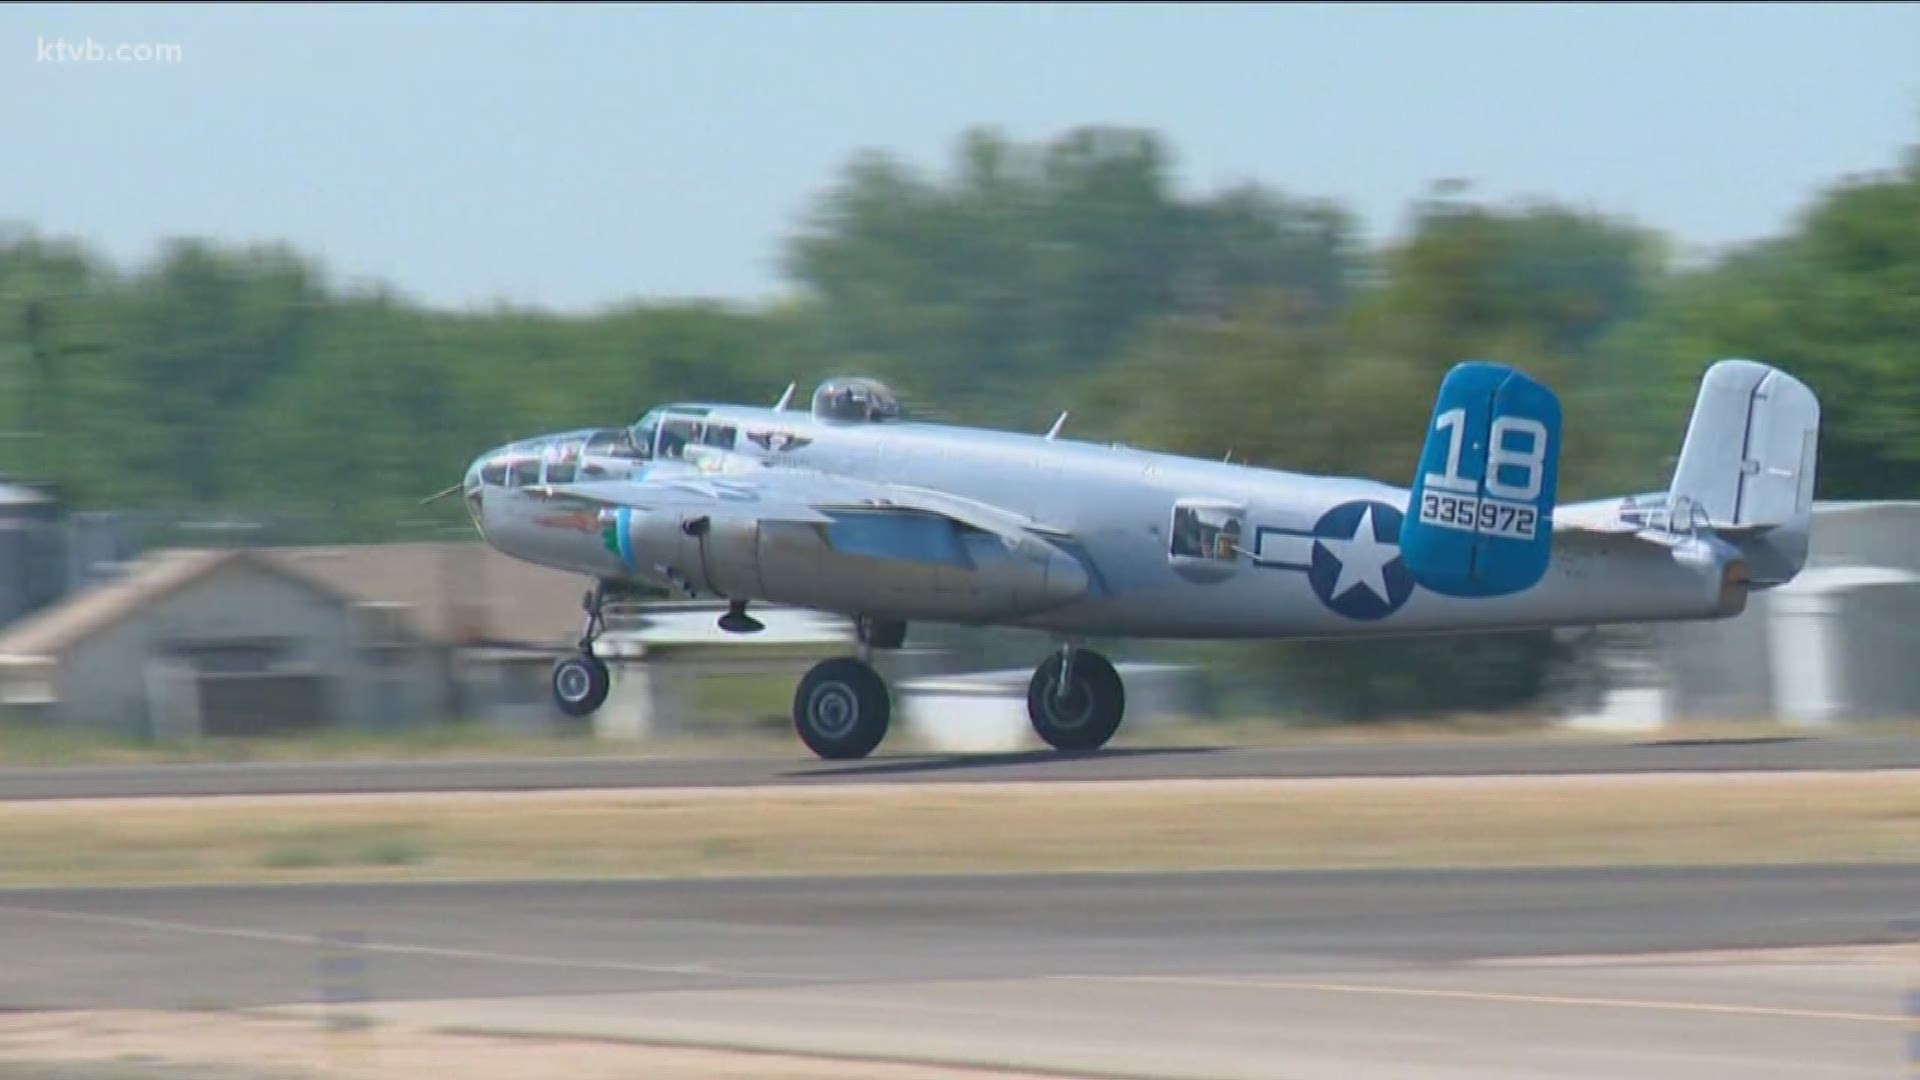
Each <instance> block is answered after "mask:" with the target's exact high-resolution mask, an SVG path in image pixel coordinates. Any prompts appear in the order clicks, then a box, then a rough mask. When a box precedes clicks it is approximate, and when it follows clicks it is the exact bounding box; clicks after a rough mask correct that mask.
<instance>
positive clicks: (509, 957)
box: [0, 905, 796, 982]
mask: <svg viewBox="0 0 1920 1080" xmlns="http://www.w3.org/2000/svg"><path fill="white" fill-rule="evenodd" d="M0 914H14V915H39V916H41V917H43V918H48V919H65V920H68V921H71V922H86V923H95V924H98V925H103V926H124V927H128V928H130V929H135V930H152V931H159V932H163V933H173V934H200V935H202V936H205V937H224V938H238V939H242V940H248V941H266V942H272V943H274V944H276V945H300V946H310V947H314V948H318V947H321V946H327V947H329V948H335V949H338V948H341V946H340V945H339V943H338V942H335V941H332V940H330V939H328V938H326V937H322V936H319V935H315V934H295V933H288V932H284V931H279V930H247V929H241V928H238V927H231V926H207V925H205V924H202V923H188V922H175V921H172V920H168V919H143V918H140V917H138V916H133V915H102V914H99V913H96V912H87V911H53V910H49V909H47V908H35V907H16V906H12V905H4V906H0ZM350 949H351V951H355V952H366V953H385V954H391V955H396V956H432V957H439V958H441V959H445V960H469V961H475V962H479V963H489V964H517V965H520V966H523V967H552V968H568V969H575V970H581V971H624V972H632V973H639V974H647V975H702V976H710V977H716V978H728V979H759V980H766V981H769V982H791V981H796V978H795V976H791V975H773V974H769V973H766V972H756V971H736V970H733V969H723V968H717V967H714V966H713V965H711V964H640V963H634V962H631V961H626V960H586V959H577V958H570V957H561V956H530V955H526V954H522V953H502V952H492V951H489V950H485V949H454V948H446V947H442V946H438V945H400V944H394V943H391V942H378V941H368V942H365V943H362V944H358V945H354V946H351V947H350Z"/></svg>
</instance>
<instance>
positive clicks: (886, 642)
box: [859, 619, 907, 649]
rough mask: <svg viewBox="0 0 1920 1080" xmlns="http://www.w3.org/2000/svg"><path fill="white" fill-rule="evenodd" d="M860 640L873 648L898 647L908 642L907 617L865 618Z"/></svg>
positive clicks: (861, 622)
mask: <svg viewBox="0 0 1920 1080" xmlns="http://www.w3.org/2000/svg"><path fill="white" fill-rule="evenodd" d="M859 626H860V642H861V644H863V645H866V646H867V647H868V648H873V649H897V648H899V647H900V646H902V645H905V644H906V643H907V623H906V620H905V619H863V620H861V621H860V624H859Z"/></svg>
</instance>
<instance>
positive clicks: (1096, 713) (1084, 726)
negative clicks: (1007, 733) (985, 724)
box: [1027, 649, 1127, 751]
mask: <svg viewBox="0 0 1920 1080" xmlns="http://www.w3.org/2000/svg"><path fill="white" fill-rule="evenodd" d="M1060 665H1061V657H1060V654H1058V653H1055V654H1054V655H1052V656H1050V657H1048V658H1047V659H1045V660H1044V661H1041V663H1040V666H1039V667H1038V668H1036V669H1034V672H1033V681H1032V682H1030V683H1028V684H1027V718H1028V719H1029V720H1031V721H1033V731H1034V734H1036V735H1038V736H1040V738H1042V739H1043V740H1045V741H1046V743H1047V745H1048V746H1051V747H1053V748H1054V749H1055V750H1069V751H1087V750H1098V749H1100V748H1101V747H1102V746H1105V745H1106V744H1107V740H1108V739H1111V738H1113V733H1114V732H1115V731H1118V730H1119V729H1120V719H1121V717H1122V716H1123V715H1124V714H1125V713H1126V709H1127V691H1126V687H1125V686H1123V685H1122V684H1121V681H1120V673H1119V672H1117V671H1115V670H1113V665H1112V664H1110V663H1108V662H1107V658H1106V657H1104V656H1101V655H1100V654H1099V653H1097V652H1089V651H1087V650H1086V649H1080V650H1078V651H1076V652H1075V653H1074V654H1073V681H1072V682H1071V683H1070V684H1069V685H1068V687H1067V695H1066V698H1065V700H1061V699H1059V698H1056V697H1055V696H1054V688H1055V687H1056V686H1058V685H1059V683H1060Z"/></svg>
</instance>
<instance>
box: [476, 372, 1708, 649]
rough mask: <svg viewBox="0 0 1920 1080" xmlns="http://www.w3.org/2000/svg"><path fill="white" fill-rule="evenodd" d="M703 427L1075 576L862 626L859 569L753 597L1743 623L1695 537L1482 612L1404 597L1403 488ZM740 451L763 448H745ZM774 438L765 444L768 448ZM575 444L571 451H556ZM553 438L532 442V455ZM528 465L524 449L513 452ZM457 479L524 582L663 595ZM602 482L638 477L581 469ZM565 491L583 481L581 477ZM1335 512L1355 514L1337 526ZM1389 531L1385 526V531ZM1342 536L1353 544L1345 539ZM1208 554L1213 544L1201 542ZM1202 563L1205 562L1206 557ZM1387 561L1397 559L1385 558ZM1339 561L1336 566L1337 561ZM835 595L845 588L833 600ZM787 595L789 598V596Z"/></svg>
mask: <svg viewBox="0 0 1920 1080" xmlns="http://www.w3.org/2000/svg"><path fill="white" fill-rule="evenodd" d="M703 408H704V409H705V415H704V417H703V418H702V419H703V421H704V422H705V423H706V424H708V425H712V427H713V429H716V430H718V431H720V432H721V433H722V434H723V435H724V433H725V431H726V429H728V428H731V429H732V430H733V435H732V437H731V438H730V439H722V440H717V441H721V442H723V444H724V450H725V452H727V453H730V454H732V455H738V456H745V457H751V458H755V459H758V460H760V461H764V462H768V463H770V464H771V465H772V466H773V467H787V466H791V467H800V468H806V469H817V470H820V471H821V472H824V473H831V474H837V475H840V476H845V477H850V478H855V479H864V480H874V481H883V482H886V483H890V484H898V485H906V486H910V487H914V488H921V489H930V490H933V491H938V492H943V493H946V494H947V495H949V496H958V497H961V498H964V499H969V500H974V501H977V502H978V503H980V504H983V505H985V506H987V507H991V508H995V509H997V510H999V511H1002V512H1007V513H1011V514H1014V515H1020V516H1022V517H1024V518H1027V519H1030V520H1031V522H1032V523H1034V524H1035V525H1037V526H1040V527H1041V531H1040V535H1042V536H1043V537H1051V539H1049V540H1048V541H1047V542H1048V543H1052V544H1054V545H1056V546H1057V547H1058V548H1059V549H1060V550H1061V551H1063V552H1065V553H1067V554H1068V555H1069V556H1070V557H1071V558H1072V559H1073V560H1074V561H1075V562H1077V563H1078V564H1079V566H1081V567H1083V568H1084V569H1085V578H1086V585H1085V587H1084V588H1077V589H1073V590H1070V591H1069V593H1068V594H1066V595H1062V596H1060V597H1058V598H1057V599H1056V600H1054V601H1053V602H1051V603H1050V604H1048V605H1046V606H1043V607H1041V608H1040V609H1039V610H1029V611H1022V612H1018V613H1015V614H1011V615H1003V616H982V617H979V618H973V617H956V616H955V615H954V614H953V613H954V611H956V610H958V609H956V608H955V607H954V606H953V605H952V604H950V603H944V602H938V601H936V600H935V599H934V598H928V599H927V601H926V602H925V603H921V604H918V605H916V603H915V599H914V596H913V594H912V593H911V592H910V591H909V592H905V593H902V592H898V591H896V592H893V593H890V594H888V595H887V597H886V599H885V601H884V603H883V604H879V605H878V606H879V608H880V609H879V610H876V601H875V599H874V591H873V589H872V588H871V587H870V584H871V582H870V581H863V576H862V572H861V571H860V570H859V563H858V561H855V562H851V563H847V564H844V565H842V566H841V567H840V569H836V570H829V571H826V572H823V573H822V574H816V575H814V577H813V579H811V580H809V581H807V582H806V583H805V585H806V586H807V587H806V589H804V590H800V591H798V592H794V591H793V590H785V589H782V588H780V587H779V583H778V582H768V583H766V587H765V589H764V595H755V596H739V597H735V598H737V599H749V600H771V601H774V602H789V600H788V599H787V596H789V595H799V596H802V597H804V600H805V603H806V606H811V607H819V608H821V609H823V610H830V611H838V612H842V613H845V614H849V615H863V614H871V615H884V616H887V617H898V618H905V619H910V620H919V621H940V622H988V623H993V624H997V625H1010V626H1020V627H1028V628H1034V629H1044V630H1050V631H1055V632H1059V633H1063V634H1069V635H1084V636H1091V637H1140V638H1167V639H1172V638H1186V639H1203V638H1214V639H1226V638H1280V637H1333V636H1351V635H1393V634H1417V633H1434V632H1448V631H1476V630H1496V629H1525V628H1537V627H1552V626H1591V625H1599V624H1607V623H1624V622H1644V621H1667V620H1687V619H1707V618H1719V617H1725V616H1728V615H1733V614H1737V613H1738V612H1739V611H1740V610H1742V608H1743V607H1744V604H1745V600H1746V586H1745V585H1744V584H1742V583H1740V582H1738V581H1737V580H1733V579H1736V578H1737V576H1738V575H1737V574H1730V567H1732V566H1733V564H1734V563H1735V562H1736V560H1737V552H1735V550H1734V549H1732V548H1731V547H1729V546H1728V545H1727V544H1725V543H1723V542H1720V541H1718V540H1715V539H1713V538H1711V537H1700V538H1687V539H1682V540H1676V541H1675V542H1674V543H1673V544H1672V545H1668V546H1662V545H1657V544H1648V543H1636V542H1626V541H1622V542H1617V543H1615V542H1608V541H1605V540H1592V539H1583V540H1581V541H1580V542H1578V543H1563V542H1562V541H1561V539H1560V538H1559V537H1556V538H1555V543H1554V551H1553V556H1552V561H1551V563H1550V565H1549V567H1548V570H1547V573H1546V575H1545V577H1543V578H1542V579H1541V580H1540V581H1539V582H1538V583H1537V584H1535V585H1534V586H1532V587H1531V588H1528V589H1525V590H1523V591H1521V592H1518V593H1514V594H1511V595H1506V596H1498V597H1489V598H1481V599H1472V598H1457V597H1449V596H1443V595H1439V594H1436V593H1433V592H1430V591H1427V590H1425V589H1422V588H1419V587H1418V586H1415V585H1413V584H1412V583H1411V579H1410V577H1408V576H1407V575H1406V573H1405V570H1404V568H1400V567H1399V566H1398V564H1397V558H1394V559H1392V561H1388V562H1385V563H1382V562H1381V560H1382V559H1383V558H1388V557H1391V556H1392V555H1393V551H1385V550H1381V549H1380V548H1379V547H1378V545H1377V544H1367V545H1365V546H1363V547H1362V548H1360V549H1359V550H1358V552H1357V553H1354V552H1355V549H1354V548H1353V547H1352V546H1351V544H1352V541H1355V540H1361V541H1367V540H1372V539H1373V537H1370V536H1363V535H1362V533H1363V532H1365V531H1366V530H1365V527H1364V522H1366V521H1367V520H1368V519H1367V518H1366V517H1362V518H1361V519H1360V520H1361V521H1362V522H1363V524H1362V525H1361V526H1355V525H1353V524H1352V522H1353V520H1354V519H1355V517H1356V514H1366V515H1372V516H1373V517H1374V518H1377V520H1375V521H1374V523H1373V527H1374V530H1375V531H1376V534H1378V531H1379V530H1383V529H1384V530H1387V532H1388V533H1389V539H1390V538H1391V533H1392V530H1391V529H1387V526H1386V525H1384V524H1382V523H1384V522H1389V521H1392V522H1397V521H1398V515H1401V514H1404V513H1405V512H1406V510H1407V498H1408V491H1407V489H1405V488H1400V487H1395V486H1392V485H1388V484H1384V483H1379V482H1375V481H1370V480H1364V479H1348V478H1335V477H1316V476H1306V475H1301V474H1296V473H1289V472H1282V471H1276V470H1271V469H1261V468H1253V467H1249V466H1244V465H1235V464H1229V463H1224V462H1210V461H1202V460H1197V459H1193V458H1187V457H1181V456H1176V455H1170V454H1161V453H1151V452H1146V451H1141V450H1135V449H1130V448H1125V447H1119V446H1108V445H1100V444H1094V443H1087V442H1079V441H1074V440H1070V439H1065V438H1060V439H1047V438H1043V437H1040V436H1035V435H1024V434H1017V433H1011V432H1000V431H990V430H982V429H975V428H962V427H953V426H944V425H936V424H925V423H916V422H908V421H899V420H886V421H881V422H860V423H854V422H837V421H828V420H821V419H816V418H815V417H814V416H812V415H811V414H809V413H806V412H795V411H774V410H770V409H758V408H749V407H740V406H706V407H703ZM749 433H756V434H758V435H759V436H761V439H760V440H759V441H757V442H756V441H754V440H753V439H750V438H749ZM770 433H771V434H772V436H773V437H772V438H770V439H769V438H766V436H767V435H769V434H770ZM571 434H572V435H574V436H576V437H577V436H578V435H579V434H581V433H571ZM567 437H568V436H566V435H560V436H548V437H546V439H547V440H554V439H564V438H567ZM516 447H517V448H518V449H519V450H521V451H537V450H538V449H539V442H538V441H530V442H529V443H523V444H516ZM509 449H514V448H502V451H495V452H492V453H490V454H489V455H483V456H482V458H481V459H480V460H478V461H476V462H475V463H474V465H473V468H472V469H471V470H470V471H469V473H468V477H467V483H466V492H467V497H468V505H469V508H470V510H472V511H473V514H474V518H475V522H476V524H477V525H478V526H479V527H480V529H481V531H482V533H483V535H484V536H485V538H486V539H487V541H488V542H489V543H491V544H493V545H494V546H495V547H497V548H499V549H500V550H502V551H504V552H506V553H507V554H510V555H513V556H515V557H517V558H521V559H524V560H527V561H529V562H534V563H538V564H541V565H545V566H550V567H555V568H559V569H564V570H568V571H574V572H578V573H580V574H583V575H591V576H593V577H598V578H602V579H607V580H616V581H617V580H630V581H636V582H641V583H645V584H649V585H655V586H658V585H661V584H663V581H662V580H661V578H660V577H659V575H658V574H657V573H654V572H653V571H652V570H651V569H650V568H649V567H648V566H646V565H644V563H643V564H642V565H639V566H635V565H632V564H630V563H629V562H628V561H626V560H623V559H622V557H621V556H620V555H619V554H617V553H616V552H615V551H613V550H611V549H610V545H609V544H608V543H607V542H606V541H605V539H604V538H603V535H602V530H601V528H600V526H599V525H598V524H596V516H595V514H594V513H593V512H592V511H591V510H585V509H582V510H568V509H565V508H562V507H556V505H555V504H554V503H553V502H551V501H545V500H540V499H536V498H533V497H531V496H529V495H527V494H524V493H523V492H521V491H520V490H519V489H518V488H517V487H516V486H514V484H513V483H512V482H511V477H509V482H507V483H504V484H493V483H488V482H486V481H485V479H484V478H483V476H482V470H483V467H484V466H485V465H486V464H487V463H488V462H489V461H491V460H497V459H498V455H499V454H501V453H502V452H504V451H506V450H509ZM589 463H592V464H595V465H596V467H597V468H598V470H599V473H598V475H600V476H603V477H608V478H612V477H616V476H624V475H625V474H626V471H627V470H629V469H630V468H632V467H633V466H634V465H635V464H636V463H635V462H633V461H630V460H623V459H599V460H597V461H590V462H589ZM581 479H582V480H585V479H586V478H585V477H584V475H583V476H582V477H581ZM1352 504H1368V505H1366V506H1354V505H1352ZM1183 507H1187V508H1199V509H1200V510H1201V511H1203V512H1206V511H1207V510H1208V509H1209V508H1218V510H1219V511H1220V512H1222V513H1225V514H1226V515H1227V516H1228V517H1229V518H1231V520H1232V521H1233V522H1234V524H1235V526H1236V528H1237V529H1238V531H1237V533H1235V534H1234V535H1233V536H1232V542H1231V543H1228V544H1218V545H1212V546H1208V547H1207V548H1206V549H1205V550H1202V551H1199V552H1194V551H1192V550H1190V549H1187V548H1183V551H1185V554H1182V555H1176V554H1175V551H1174V547H1175V543H1174V541H1175V538H1174V535H1173V534H1174V531H1175V528H1176V519H1178V520H1181V521H1190V520H1192V515H1191V514H1188V513H1187V512H1186V511H1185V510H1183ZM1393 528H1394V529H1397V524H1396V525H1394V526H1393ZM1356 529H1358V530H1359V531H1355V530H1356ZM1213 540H1216V541H1217V540H1218V537H1217V536H1215V537H1213ZM1210 544H1211V542H1210ZM1396 550H1397V549H1396ZM1341 552H1347V553H1349V554H1347V555H1346V556H1345V561H1344V562H1343V561H1342V558H1341V557H1339V553H1341ZM841 579H844V580H841ZM795 587H796V588H797V583H796V586H795Z"/></svg>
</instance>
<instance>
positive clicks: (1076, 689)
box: [1041, 677, 1093, 730]
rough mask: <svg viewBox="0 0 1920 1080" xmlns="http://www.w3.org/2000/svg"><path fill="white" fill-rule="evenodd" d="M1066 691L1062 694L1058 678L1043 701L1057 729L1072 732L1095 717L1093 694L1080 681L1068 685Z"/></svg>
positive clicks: (1045, 694) (1048, 716) (1043, 695)
mask: <svg viewBox="0 0 1920 1080" xmlns="http://www.w3.org/2000/svg"><path fill="white" fill-rule="evenodd" d="M1064 690H1065V692H1064V693H1063V692H1061V691H1062V687H1061V686H1060V683H1059V679H1058V677H1056V678H1055V679H1054V681H1053V685H1051V686H1049V687H1048V688H1047V690H1046V693H1044V694H1042V695H1041V701H1042V702H1043V707H1044V708H1045V709H1046V712H1047V719H1048V720H1050V721H1052V723H1053V725H1054V726H1055V727H1058V728H1064V729H1069V730H1070V729H1073V728H1077V727H1080V726H1082V725H1084V724H1085V723H1086V722H1087V721H1088V720H1089V719H1090V718H1091V717H1092V716H1093V694H1092V693H1091V692H1089V691H1088V689H1087V684H1086V683H1085V682H1083V681H1079V680H1075V681H1074V682H1071V683H1068V684H1067V685H1066V687H1065V688H1064Z"/></svg>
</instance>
